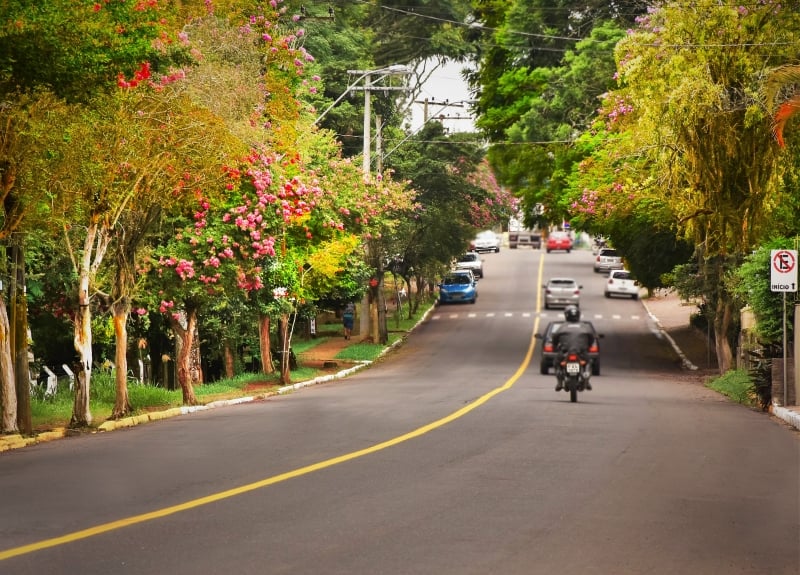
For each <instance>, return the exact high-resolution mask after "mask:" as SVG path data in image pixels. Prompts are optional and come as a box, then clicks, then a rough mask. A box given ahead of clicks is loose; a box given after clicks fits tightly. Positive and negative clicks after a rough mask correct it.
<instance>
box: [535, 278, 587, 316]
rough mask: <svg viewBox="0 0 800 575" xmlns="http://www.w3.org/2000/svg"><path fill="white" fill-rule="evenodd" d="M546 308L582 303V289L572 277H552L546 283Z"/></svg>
mask: <svg viewBox="0 0 800 575" xmlns="http://www.w3.org/2000/svg"><path fill="white" fill-rule="evenodd" d="M543 287H544V309H550V308H553V307H567V306H568V305H576V306H578V307H580V305H581V289H582V288H583V286H580V285H578V282H576V281H575V280H574V279H572V278H551V279H550V281H548V282H547V283H546V284H544V286H543Z"/></svg>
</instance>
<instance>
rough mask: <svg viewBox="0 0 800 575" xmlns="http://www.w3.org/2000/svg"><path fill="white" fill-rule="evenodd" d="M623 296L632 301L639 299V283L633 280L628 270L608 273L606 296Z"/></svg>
mask: <svg viewBox="0 0 800 575" xmlns="http://www.w3.org/2000/svg"><path fill="white" fill-rule="evenodd" d="M615 295H623V296H626V297H629V298H632V299H637V298H638V297H639V282H637V281H636V280H635V279H633V276H632V275H631V272H629V271H628V270H611V271H610V272H608V281H606V288H605V296H606V297H611V296H615Z"/></svg>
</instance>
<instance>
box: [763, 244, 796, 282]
mask: <svg viewBox="0 0 800 575" xmlns="http://www.w3.org/2000/svg"><path fill="white" fill-rule="evenodd" d="M770 270H771V273H770V280H769V285H770V289H771V290H772V291H774V292H796V291H797V250H772V252H770Z"/></svg>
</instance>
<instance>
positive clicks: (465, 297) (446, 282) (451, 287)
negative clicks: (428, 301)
mask: <svg viewBox="0 0 800 575" xmlns="http://www.w3.org/2000/svg"><path fill="white" fill-rule="evenodd" d="M477 299H478V285H477V282H476V281H475V276H473V275H472V272H470V271H469V270H464V271H452V272H450V273H448V274H447V275H446V276H444V278H443V279H442V282H441V283H440V284H439V303H440V304H443V303H461V302H469V303H475V301H476V300H477Z"/></svg>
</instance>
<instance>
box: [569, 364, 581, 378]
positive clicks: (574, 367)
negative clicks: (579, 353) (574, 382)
mask: <svg viewBox="0 0 800 575" xmlns="http://www.w3.org/2000/svg"><path fill="white" fill-rule="evenodd" d="M580 372H581V364H579V363H578V362H576V361H571V362H569V363H567V373H568V374H569V375H578V374H579V373H580Z"/></svg>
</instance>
